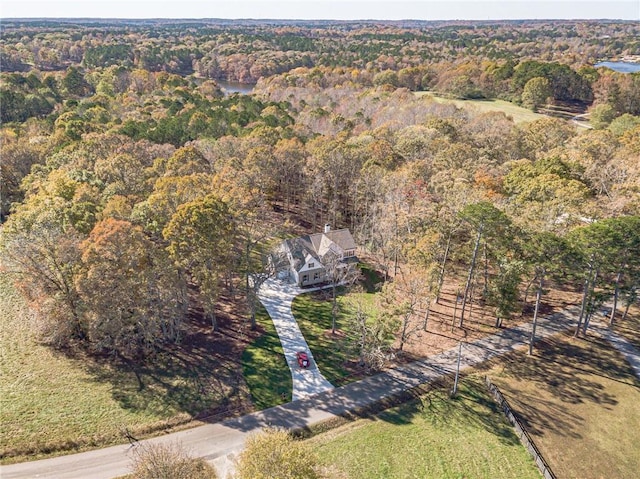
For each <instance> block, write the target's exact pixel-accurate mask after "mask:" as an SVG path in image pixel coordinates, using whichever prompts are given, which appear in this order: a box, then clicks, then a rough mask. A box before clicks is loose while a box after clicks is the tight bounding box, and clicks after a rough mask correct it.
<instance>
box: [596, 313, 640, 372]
mask: <svg viewBox="0 0 640 479" xmlns="http://www.w3.org/2000/svg"><path fill="white" fill-rule="evenodd" d="M589 328H590V330H591V332H592V333H593V332H595V333H597V334H599V335H600V336H602V337H603V338H604V339H606V340H607V341H609V342H610V343H611V344H612V345H613V347H614V348H616V349H617V350H618V351H620V353H621V354H622V355H623V356H624V358H625V359H626V360H627V362H628V363H629V364H630V365H631V369H633V372H634V373H635V375H636V376H637V377H638V379H640V351H638V348H636V347H635V346H634V345H633V343H630V342H629V341H627V340H626V339H625V338H623V337H622V336H620V335H619V334H617V333H615V332H614V331H613V330H612V329H610V328H609V327H608V326H606V325H603V324H599V325H596V324H592V325H590V326H589Z"/></svg>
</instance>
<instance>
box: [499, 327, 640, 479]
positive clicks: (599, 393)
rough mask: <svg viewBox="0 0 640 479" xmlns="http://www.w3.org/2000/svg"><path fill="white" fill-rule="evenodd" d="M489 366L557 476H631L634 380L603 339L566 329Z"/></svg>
mask: <svg viewBox="0 0 640 479" xmlns="http://www.w3.org/2000/svg"><path fill="white" fill-rule="evenodd" d="M501 363H502V364H504V366H502V365H500V366H497V367H495V368H494V369H493V370H492V371H490V373H489V375H490V376H491V378H492V380H493V381H494V383H495V384H496V385H498V387H499V388H500V389H501V391H502V392H503V394H504V395H505V397H507V400H508V401H509V402H510V403H511V406H512V407H513V409H514V410H515V411H516V412H517V413H518V414H519V415H520V417H521V418H522V419H523V420H524V423H525V424H526V425H527V427H528V430H529V432H530V433H531V435H532V436H533V438H534V441H535V442H536V445H537V446H538V448H539V449H540V450H541V452H542V454H543V456H544V457H545V459H546V460H547V462H548V463H549V464H550V465H551V468H552V469H553V471H554V472H555V473H556V474H557V476H558V477H559V478H581V479H590V478H593V479H598V478H603V477H611V478H616V479H625V478H628V479H634V478H637V477H639V476H638V474H639V471H640V443H639V441H640V381H638V379H637V378H636V377H635V376H634V375H633V373H632V371H631V368H630V366H629V365H628V363H627V362H626V361H625V360H624V359H623V358H622V356H620V354H618V353H617V351H615V350H614V349H613V348H612V347H611V346H610V345H609V344H608V343H607V342H605V341H603V340H601V339H597V338H593V337H590V338H588V339H586V340H585V339H574V338H573V337H571V336H569V335H566V336H560V337H557V338H554V339H553V340H547V341H544V342H542V344H541V345H540V347H539V348H538V349H537V351H536V354H535V355H534V356H533V357H527V356H526V354H524V353H518V354H514V355H512V356H510V357H509V361H508V362H503V361H501Z"/></svg>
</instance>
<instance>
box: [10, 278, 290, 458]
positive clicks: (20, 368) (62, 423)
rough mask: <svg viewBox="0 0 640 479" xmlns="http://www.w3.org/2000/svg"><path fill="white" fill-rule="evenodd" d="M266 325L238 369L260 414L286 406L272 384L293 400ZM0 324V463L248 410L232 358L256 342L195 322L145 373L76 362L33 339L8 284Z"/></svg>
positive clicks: (237, 363)
mask: <svg viewBox="0 0 640 479" xmlns="http://www.w3.org/2000/svg"><path fill="white" fill-rule="evenodd" d="M265 317H266V314H265V313H264V312H262V313H261V314H260V323H261V324H262V325H263V327H264V329H265V330H266V334H265V335H264V336H262V337H260V338H257V339H255V340H254V341H255V343H254V344H253V345H250V347H249V351H252V348H253V350H255V349H256V348H257V349H260V350H261V351H260V353H255V356H254V357H253V358H252V359H253V360H254V361H247V360H245V362H244V367H245V371H246V372H247V374H248V376H249V383H250V386H251V388H252V391H251V392H252V393H253V396H254V398H255V400H256V402H257V405H258V406H259V407H267V406H270V405H273V404H278V403H280V402H282V401H283V398H282V397H281V396H280V392H281V391H280V389H278V390H277V391H274V392H273V394H271V395H270V396H269V395H268V394H267V396H265V390H266V389H268V388H271V384H273V383H275V384H281V389H282V390H283V391H286V394H287V398H288V397H290V394H291V392H290V391H291V385H290V377H289V372H288V370H287V369H286V364H285V361H284V356H282V354H281V352H279V351H278V348H279V343H278V344H277V345H276V344H274V343H273V337H274V335H275V331H274V330H272V329H273V325H272V324H271V322H270V321H266V320H264V318H265ZM269 324H271V329H269V327H268V326H269ZM0 326H1V327H0V350H1V351H2V358H1V364H0V423H1V424H2V434H1V436H0V458H1V459H2V460H3V461H4V462H8V461H20V460H28V459H34V458H37V457H43V456H45V455H52V454H56V453H58V454H59V453H68V452H75V451H80V450H85V449H91V448H95V447H101V446H106V445H111V444H116V443H122V442H126V439H125V436H124V429H125V428H128V429H129V431H130V432H131V433H132V434H133V435H134V436H136V437H144V436H147V435H150V434H153V433H154V432H157V431H161V430H166V429H170V428H172V427H176V426H181V427H182V426H184V425H185V424H186V423H191V424H194V425H196V424H198V423H199V422H198V421H195V422H194V421H193V419H194V418H196V419H197V418H202V419H205V418H206V420H215V419H217V418H220V417H224V415H225V414H229V413H233V412H237V411H242V410H244V409H246V408H247V404H246V398H247V397H248V394H249V391H247V386H246V383H245V381H244V380H243V379H242V368H241V365H240V361H239V360H238V359H239V352H238V351H239V348H244V347H245V346H246V345H247V343H248V342H250V341H252V339H251V337H250V336H247V337H244V339H242V338H240V339H239V337H236V336H238V334H235V333H232V332H230V331H227V333H228V334H219V335H211V334H210V330H209V329H208V326H207V325H204V324H202V325H201V324H197V323H196V324H192V325H191V330H190V335H189V337H188V338H185V340H183V344H182V346H181V347H179V348H173V349H172V350H170V351H165V352H163V353H161V354H158V355H157V356H156V357H154V358H153V360H152V361H149V362H148V363H147V364H145V365H139V364H132V363H124V362H121V363H114V362H112V361H108V360H107V359H103V360H93V359H91V358H86V357H82V356H80V357H76V358H73V357H69V356H66V355H64V354H62V353H59V352H56V351H54V350H53V349H51V348H49V347H46V346H44V345H42V344H39V343H38V342H37V341H36V337H35V334H34V332H33V327H34V325H33V323H32V321H31V320H30V318H29V317H28V315H27V314H26V313H25V311H24V305H23V302H22V300H21V298H20V296H19V294H17V293H16V292H15V290H14V289H13V286H12V285H11V284H10V282H9V281H8V279H7V278H6V277H0ZM232 336H233V337H232ZM278 361H281V364H278ZM265 365H268V367H265ZM272 368H273V370H272ZM252 371H253V373H252ZM256 371H259V372H260V374H257V373H256ZM273 371H275V372H273ZM283 371H284V373H283ZM285 373H286V375H285ZM278 375H280V376H282V378H280V379H277V378H278V377H280V376H278ZM271 381H273V383H272V382H271ZM287 381H288V383H287Z"/></svg>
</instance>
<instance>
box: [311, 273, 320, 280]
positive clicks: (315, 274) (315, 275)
mask: <svg viewBox="0 0 640 479" xmlns="http://www.w3.org/2000/svg"><path fill="white" fill-rule="evenodd" d="M319 277H320V275H319V274H318V273H313V280H314V281H315V280H317V279H318V278H319Z"/></svg>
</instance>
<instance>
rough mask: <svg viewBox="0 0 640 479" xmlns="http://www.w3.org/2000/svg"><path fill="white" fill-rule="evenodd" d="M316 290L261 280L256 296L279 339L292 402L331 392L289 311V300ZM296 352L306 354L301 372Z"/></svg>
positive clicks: (273, 279) (329, 384)
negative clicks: (305, 365)
mask: <svg viewBox="0 0 640 479" xmlns="http://www.w3.org/2000/svg"><path fill="white" fill-rule="evenodd" d="M319 289H322V288H311V289H305V290H303V289H301V288H299V287H298V286H296V285H295V284H291V283H286V282H284V281H282V280H278V279H275V278H271V279H268V280H267V281H265V283H264V284H263V285H262V287H261V288H260V291H259V293H258V297H259V298H260V302H261V303H262V304H263V306H264V307H265V309H266V310H267V313H269V316H271V319H272V320H273V324H274V325H275V327H276V331H277V332H278V336H279V337H280V342H281V343H282V349H283V350H284V355H285V357H286V358H287V364H288V365H289V369H290V370H291V378H292V380H293V394H292V396H293V400H294V401H296V400H298V399H304V398H306V397H309V396H311V395H312V394H318V393H321V392H324V391H328V390H330V389H333V385H332V384H331V383H330V382H329V381H327V380H326V379H325V377H324V376H323V375H322V373H321V372H320V370H319V369H318V366H317V365H316V362H315V360H314V359H313V355H312V354H311V350H310V349H309V346H308V345H307V342H306V341H305V339H304V336H303V335H302V333H301V332H300V328H299V327H298V323H297V322H296V320H295V318H294V317H293V314H292V312H291V302H292V301H293V298H295V297H296V296H298V295H299V294H301V293H306V292H310V291H317V290H319ZM298 351H306V352H307V354H308V355H309V361H310V365H309V367H308V368H306V369H304V368H301V367H300V366H298V361H297V358H296V353H297V352H298Z"/></svg>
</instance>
